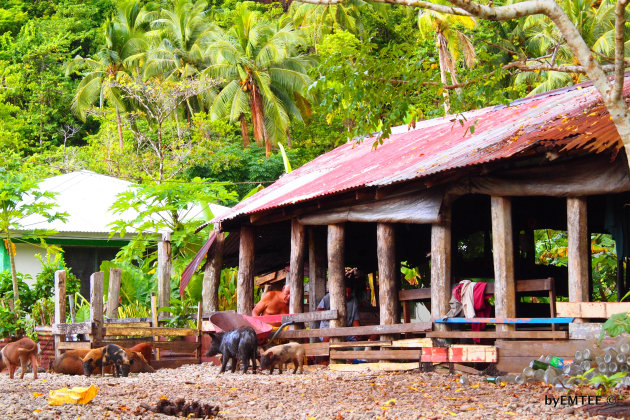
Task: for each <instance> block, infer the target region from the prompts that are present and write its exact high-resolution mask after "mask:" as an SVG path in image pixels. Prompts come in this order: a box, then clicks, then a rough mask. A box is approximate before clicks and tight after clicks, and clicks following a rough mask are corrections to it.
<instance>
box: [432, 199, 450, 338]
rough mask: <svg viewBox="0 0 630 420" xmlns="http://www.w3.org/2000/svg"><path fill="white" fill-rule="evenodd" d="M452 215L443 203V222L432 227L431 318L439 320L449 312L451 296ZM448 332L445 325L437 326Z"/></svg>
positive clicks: (448, 205) (448, 206) (447, 206)
mask: <svg viewBox="0 0 630 420" xmlns="http://www.w3.org/2000/svg"><path fill="white" fill-rule="evenodd" d="M451 214H452V208H451V205H450V204H449V203H446V202H444V203H442V211H441V222H439V223H434V224H432V225H431V318H432V319H439V318H441V317H442V316H444V314H446V313H447V312H448V308H449V304H448V301H449V299H450V296H451V265H452V264H451V253H452V246H451V245H452V244H451ZM436 329H438V330H440V331H446V330H448V327H447V326H446V325H444V324H438V325H436Z"/></svg>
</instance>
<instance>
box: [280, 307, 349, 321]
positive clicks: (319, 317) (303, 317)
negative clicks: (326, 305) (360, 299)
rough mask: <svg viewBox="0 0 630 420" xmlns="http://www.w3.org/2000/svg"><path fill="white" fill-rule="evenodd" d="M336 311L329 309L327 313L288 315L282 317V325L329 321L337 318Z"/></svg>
mask: <svg viewBox="0 0 630 420" xmlns="http://www.w3.org/2000/svg"><path fill="white" fill-rule="evenodd" d="M337 314H338V311H337V310H336V309H331V310H328V311H315V312H304V313H301V314H289V315H283V316H282V323H283V324H284V323H285V322H289V321H293V322H312V321H324V320H325V321H330V320H332V319H337V318H338V315H337Z"/></svg>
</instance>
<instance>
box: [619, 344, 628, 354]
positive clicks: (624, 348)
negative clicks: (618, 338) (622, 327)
mask: <svg viewBox="0 0 630 420" xmlns="http://www.w3.org/2000/svg"><path fill="white" fill-rule="evenodd" d="M619 353H623V354H625V355H628V354H630V343H628V340H626V342H625V343H621V345H620V346H619Z"/></svg>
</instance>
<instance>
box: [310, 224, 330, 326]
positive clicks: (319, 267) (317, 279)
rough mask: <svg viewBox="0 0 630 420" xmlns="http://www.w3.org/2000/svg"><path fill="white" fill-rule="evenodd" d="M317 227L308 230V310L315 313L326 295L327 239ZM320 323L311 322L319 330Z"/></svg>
mask: <svg viewBox="0 0 630 420" xmlns="http://www.w3.org/2000/svg"><path fill="white" fill-rule="evenodd" d="M321 233H323V232H321V230H320V229H318V228H317V227H310V228H309V229H308V285H309V289H308V309H309V311H310V312H315V310H316V309H317V305H319V302H320V301H321V300H322V298H323V297H324V295H325V294H326V238H325V236H324V235H322V234H321ZM318 326H319V322H311V328H317V327H318Z"/></svg>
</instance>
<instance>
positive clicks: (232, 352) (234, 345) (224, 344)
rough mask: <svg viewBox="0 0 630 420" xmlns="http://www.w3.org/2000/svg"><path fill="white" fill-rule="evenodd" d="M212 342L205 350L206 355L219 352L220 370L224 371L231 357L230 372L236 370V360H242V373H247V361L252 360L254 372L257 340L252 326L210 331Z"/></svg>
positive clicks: (253, 370) (253, 371)
mask: <svg viewBox="0 0 630 420" xmlns="http://www.w3.org/2000/svg"><path fill="white" fill-rule="evenodd" d="M210 337H212V343H211V344H210V348H209V349H208V351H207V352H206V356H214V355H216V354H218V353H221V356H222V357H221V370H220V371H219V373H223V372H225V368H226V366H227V363H228V360H229V359H232V367H231V369H232V373H234V372H235V371H236V363H237V360H239V359H240V360H241V361H242V362H243V373H247V368H248V367H249V361H250V360H251V361H252V373H256V354H257V347H258V341H257V340H256V332H255V331H254V329H253V328H252V327H240V328H238V329H235V330H231V331H228V332H220V333H213V332H211V333H210Z"/></svg>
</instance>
